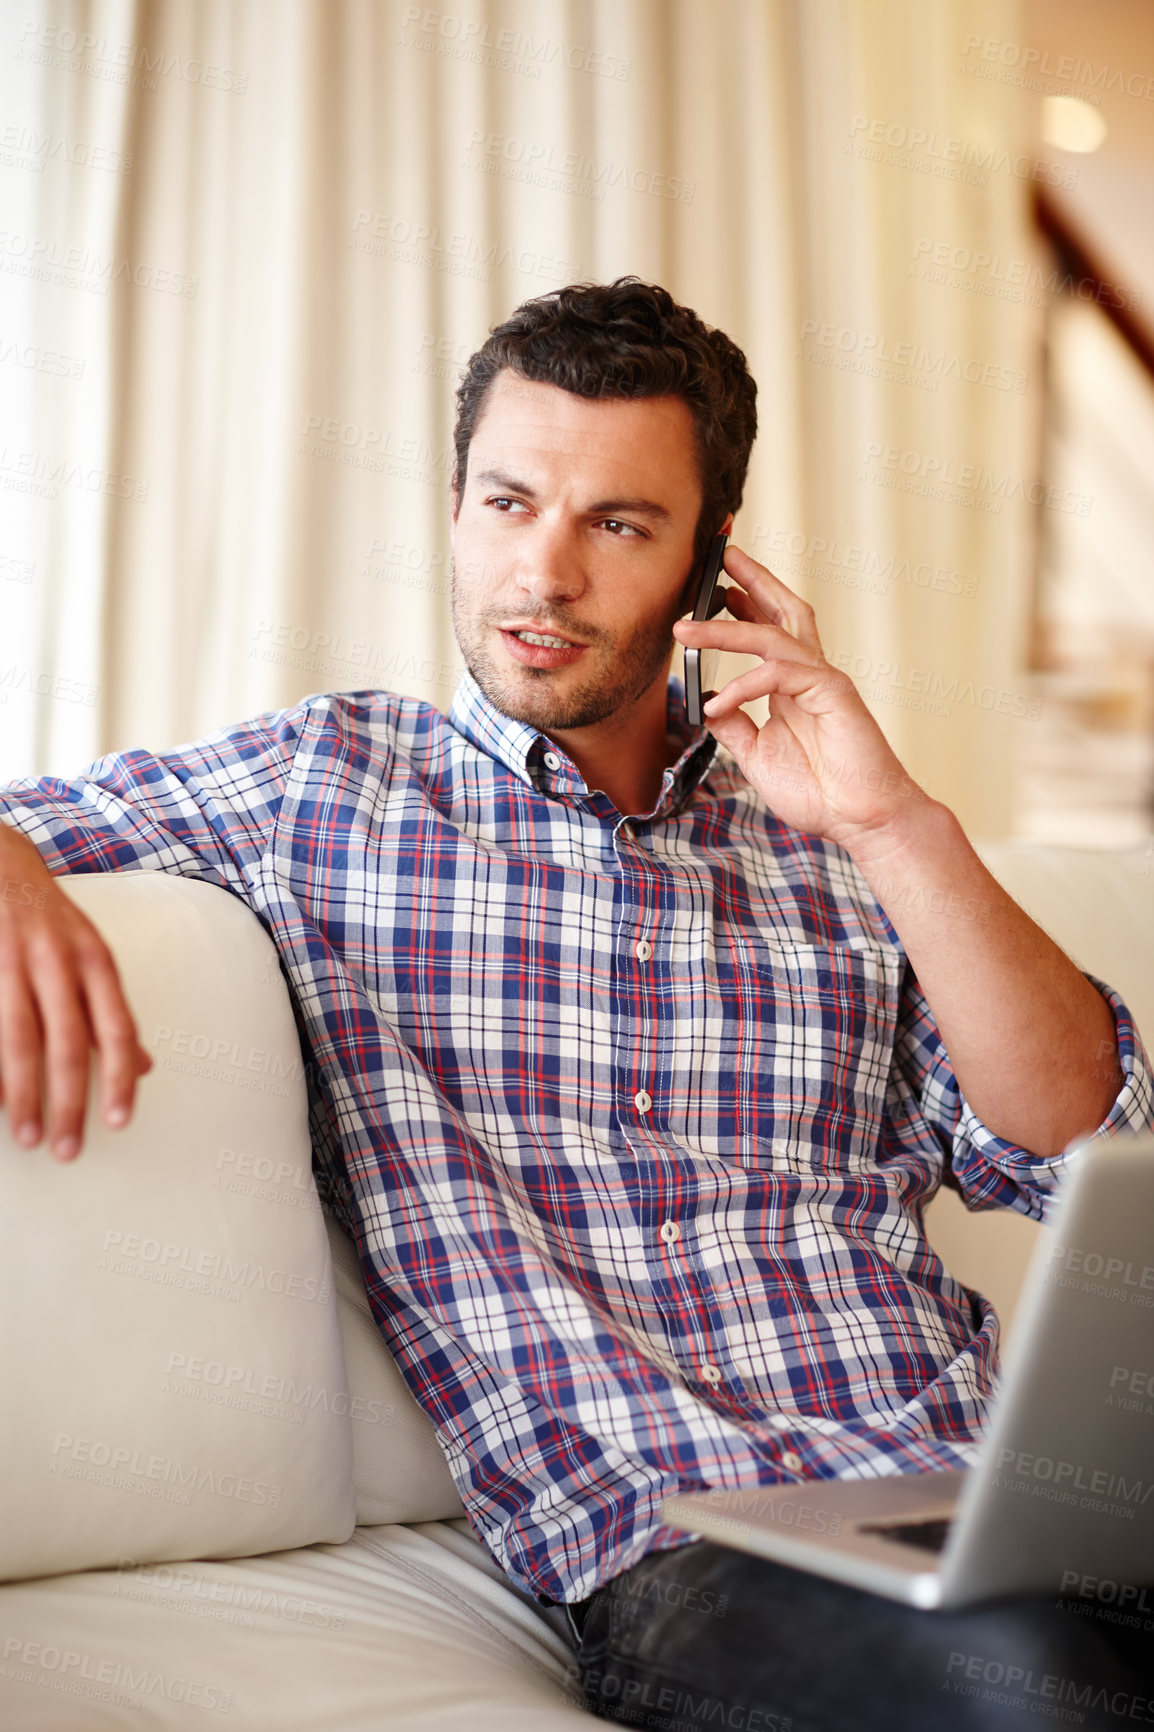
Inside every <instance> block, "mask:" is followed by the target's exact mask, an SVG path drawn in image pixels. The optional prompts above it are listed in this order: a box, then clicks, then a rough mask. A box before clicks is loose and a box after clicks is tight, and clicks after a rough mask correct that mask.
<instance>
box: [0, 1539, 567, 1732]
mask: <svg viewBox="0 0 1154 1732" xmlns="http://www.w3.org/2000/svg"><path fill="white" fill-rule="evenodd" d="M464 1530H465V1524H464V1523H463V1522H462V1523H460V1524H458V1523H453V1524H452V1525H451V1526H450V1525H448V1524H440V1523H437V1524H431V1525H430V1526H428V1527H421V1528H401V1527H377V1528H358V1529H357V1531H356V1533H355V1534H354V1535H353V1537H352V1539H351V1540H349V1541H348V1542H347V1544H344V1545H339V1546H335V1545H326V1546H316V1547H313V1548H312V1549H309V1550H303V1551H283V1552H277V1553H274V1554H273V1555H272V1556H269V1557H262V1558H246V1559H244V1560H243V1561H235V1562H230V1563H185V1564H173V1565H164V1566H159V1567H158V1566H153V1567H151V1568H149V1569H135V1570H134V1569H127V1570H124V1571H117V1570H101V1571H90V1572H88V1573H86V1574H83V1575H69V1576H58V1577H56V1578H55V1579H53V1580H50V1581H38V1582H18V1583H12V1584H9V1585H8V1586H7V1587H3V1588H0V1629H2V1631H3V1640H2V1643H0V1725H2V1726H3V1727H4V1732H105V1729H108V1732H111V1729H113V1728H117V1729H119V1728H123V1727H125V1726H128V1725H132V1726H138V1725H140V1726H148V1727H151V1728H155V1729H156V1732H171V1729H177V1728H179V1729H180V1732H185V1729H186V1728H187V1729H189V1732H191V1729H193V1728H195V1729H197V1732H202V1729H203V1728H205V1727H209V1726H212V1725H216V1724H220V1725H223V1726H226V1727H227V1728H228V1732H269V1729H270V1728H271V1727H275V1728H276V1732H379V1729H380V1728H382V1727H386V1726H387V1727H389V1728H390V1732H406V1729H409V1728H411V1729H412V1732H447V1729H449V1728H452V1729H453V1732H456V1729H457V1728H460V1727H467V1728H468V1732H518V1729H519V1732H553V1729H554V1728H557V1729H558V1732H560V1729H562V1728H576V1727H579V1726H581V1725H585V1726H588V1725H589V1724H590V1723H591V1722H590V1717H589V1716H588V1715H587V1714H586V1713H585V1711H584V1709H583V1707H582V1706H581V1705H580V1703H581V1698H580V1695H579V1693H578V1691H577V1689H576V1687H575V1683H574V1677H573V1670H574V1669H573V1664H572V1658H571V1655H570V1651H569V1648H568V1645H567V1644H566V1643H565V1642H564V1641H563V1640H562V1638H561V1636H560V1635H559V1633H558V1631H557V1629H556V1627H555V1624H554V1619H555V1617H556V1614H545V1613H542V1612H541V1611H540V1610H539V1609H538V1608H537V1607H535V1606H533V1605H531V1604H530V1603H529V1601H528V1599H527V1597H525V1596H522V1595H521V1594H519V1593H518V1592H517V1590H516V1589H514V1588H513V1587H512V1585H511V1584H510V1583H509V1582H508V1581H507V1580H506V1578H505V1577H504V1576H502V1575H501V1572H500V1571H499V1570H498V1569H497V1566H496V1565H495V1564H494V1563H493V1560H492V1558H490V1557H489V1555H488V1553H487V1552H486V1551H485V1550H484V1548H483V1547H482V1546H481V1545H480V1543H479V1542H478V1541H477V1540H476V1539H475V1538H474V1537H473V1536H472V1535H471V1534H469V1533H467V1532H466V1531H464Z"/></svg>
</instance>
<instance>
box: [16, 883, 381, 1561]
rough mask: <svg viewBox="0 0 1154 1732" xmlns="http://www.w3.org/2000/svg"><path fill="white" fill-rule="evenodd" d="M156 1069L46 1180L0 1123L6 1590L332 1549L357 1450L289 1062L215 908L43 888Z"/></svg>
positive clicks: (270, 998)
mask: <svg viewBox="0 0 1154 1732" xmlns="http://www.w3.org/2000/svg"><path fill="white" fill-rule="evenodd" d="M61 882H62V885H63V887H64V888H65V889H66V890H67V891H68V893H69V894H70V895H71V896H73V897H74V898H75V900H76V901H77V902H78V903H79V904H80V905H81V906H82V907H83V908H84V909H85V910H86V912H87V913H88V914H89V915H90V916H91V917H92V919H93V920H94V921H95V923H96V924H97V926H98V927H100V928H101V930H102V931H103V932H104V934H105V936H106V938H107V939H108V941H109V942H110V944H111V945H112V947H113V949H114V952H115V955H116V958H117V962H118V965H119V967H120V970H121V974H122V978H123V979H124V982H125V985H126V988H127V991H128V996H129V1000H130V1002H131V1004H132V1005H133V1008H134V1011H135V1014H136V1016H137V1019H138V1024H139V1028H140V1032H141V1038H142V1040H143V1042H144V1044H145V1045H146V1046H147V1047H148V1048H149V1049H150V1050H151V1051H153V1052H154V1053H155V1055H156V1060H157V1062H156V1067H155V1069H154V1071H153V1072H152V1073H151V1074H150V1075H149V1076H148V1077H147V1078H145V1079H144V1081H143V1083H142V1085H141V1090H140V1096H139V1105H138V1109H137V1112H136V1114H135V1116H134V1119H133V1122H132V1124H131V1125H130V1126H129V1128H128V1129H127V1130H125V1131H121V1132H112V1131H108V1130H106V1129H105V1128H104V1127H103V1126H102V1125H101V1124H100V1123H99V1121H98V1119H97V1118H96V1115H95V1110H94V1108H93V1109H92V1110H91V1111H90V1115H89V1131H88V1137H87V1143H86V1148H85V1151H84V1153H83V1154H82V1155H81V1157H80V1159H79V1160H78V1161H76V1162H75V1163H73V1164H70V1165H67V1166H61V1165H59V1164H58V1163H57V1162H55V1161H53V1160H52V1159H51V1158H50V1157H49V1156H48V1155H47V1153H46V1152H45V1150H44V1149H43V1148H40V1149H37V1150H33V1151H27V1150H24V1149H20V1148H17V1147H15V1146H14V1145H13V1144H12V1143H11V1142H10V1141H9V1140H8V1135H7V1123H6V1121H4V1123H3V1125H2V1126H0V1187H2V1197H0V1223H2V1225H0V1307H2V1314H3V1316H4V1319H5V1328H4V1330H3V1332H2V1337H0V1387H2V1388H3V1392H4V1397H3V1399H4V1403H5V1407H6V1410H7V1416H8V1419H9V1421H11V1420H13V1419H14V1420H15V1421H16V1423H15V1424H12V1423H8V1424H6V1425H5V1427H4V1429H3V1434H2V1442H0V1578H11V1577H13V1576H24V1575H41V1574H48V1573H50V1572H53V1571H61V1570H74V1569H79V1568H84V1567H86V1566H90V1565H102V1564H108V1563H110V1562H114V1561H115V1560H116V1559H118V1558H120V1557H122V1556H125V1555H127V1556H131V1557H134V1558H136V1559H138V1560H141V1561H145V1560H159V1559H174V1558H190V1557H235V1556H241V1555H244V1554H249V1553H255V1552H267V1551H272V1550H275V1549H279V1548H284V1547H286V1546H298V1545H307V1544H309V1543H310V1542H311V1541H314V1540H343V1539H346V1538H347V1537H348V1535H349V1533H350V1532H351V1531H352V1527H353V1521H354V1499H353V1482H352V1459H353V1445H352V1431H351V1424H350V1420H349V1414H348V1407H349V1402H348V1393H347V1386H346V1378H345V1367H344V1358H343V1352H342V1346H341V1339H340V1333H339V1328H338V1323H337V1307H336V1303H335V1299H334V1294H333V1281H332V1267H331V1262H330V1257H329V1247H328V1239H327V1236H326V1232H325V1224H324V1220H323V1217H322V1214H321V1210H320V1206H319V1203H318V1200H317V1196H316V1191H315V1187H314V1185H313V1180H312V1175H311V1161H310V1146H309V1136H308V1124H307V1117H306V1110H305V1091H304V1087H303V1081H302V1069H301V1060H300V1048H299V1044H298V1040H297V1034H296V1028H295V1025H294V1022H293V1018H292V1012H291V1009H290V1006H289V1001H288V994H287V991H286V989H285V986H284V982H283V979H282V977H281V973H280V969H279V966H278V963H277V959H276V954H275V951H274V949H273V946H272V944H271V942H270V941H269V939H268V938H267V936H266V935H265V933H264V932H263V930H262V928H261V926H260V924H259V922H258V921H257V920H256V919H255V918H254V916H253V915H252V914H251V913H250V912H249V911H248V910H247V909H246V908H245V907H244V906H243V905H242V904H241V903H240V902H239V901H237V900H236V899H235V898H234V897H232V896H230V895H228V894H227V893H226V892H225V891H223V890H219V889H215V888H213V887H212V886H210V885H206V884H200V883H193V882H190V881H188V880H184V879H180V878H177V877H174V876H170V875H162V874H159V873H153V872H144V873H117V874H108V875H98V876H94V877H86V878H80V877H77V878H71V879H66V880H62V881H61Z"/></svg>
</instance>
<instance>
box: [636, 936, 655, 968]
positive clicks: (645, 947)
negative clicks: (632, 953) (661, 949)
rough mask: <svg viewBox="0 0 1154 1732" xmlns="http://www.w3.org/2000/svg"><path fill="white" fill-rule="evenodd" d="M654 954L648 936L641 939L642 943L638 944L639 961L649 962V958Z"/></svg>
mask: <svg viewBox="0 0 1154 1732" xmlns="http://www.w3.org/2000/svg"><path fill="white" fill-rule="evenodd" d="M652 955H653V946H652V944H650V942H649V940H648V939H647V938H643V939H642V940H641V942H640V944H638V946H637V960H638V962H648V961H649V958H650V957H651V956H652Z"/></svg>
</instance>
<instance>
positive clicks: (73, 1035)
mask: <svg viewBox="0 0 1154 1732" xmlns="http://www.w3.org/2000/svg"><path fill="white" fill-rule="evenodd" d="M93 1047H95V1048H96V1051H97V1054H98V1055H99V1059H100V1106H101V1113H102V1116H103V1118H104V1121H105V1123H106V1124H107V1125H109V1126H111V1127H112V1128H114V1129H115V1128H116V1127H118V1126H120V1125H123V1124H126V1123H127V1122H128V1118H129V1115H130V1114H131V1111H132V1104H133V1096H134V1094H135V1090H136V1083H137V1080H138V1078H140V1077H141V1076H143V1075H144V1073H145V1072H146V1071H149V1070H151V1069H152V1059H151V1057H150V1056H149V1054H148V1053H147V1052H145V1050H144V1048H143V1047H142V1046H141V1045H140V1043H139V1041H138V1040H137V1036H136V1025H135V1023H134V1022H133V1019H132V1013H131V1011H130V1010H129V1008H128V1005H127V1003H126V1002H125V998H124V993H123V991H122V989H121V985H120V979H119V976H118V974H117V972H116V965H115V963H114V962H113V960H112V956H111V954H110V952H109V949H108V946H107V945H106V944H105V942H104V940H103V938H101V936H100V934H99V932H97V930H96V928H95V926H93V924H92V922H91V921H90V920H89V919H88V918H87V917H86V916H85V915H84V914H82V913H81V912H80V910H79V908H77V906H76V904H75V903H74V902H72V901H71V899H70V898H69V897H67V896H66V895H65V894H64V892H63V891H62V890H61V889H59V887H58V886H57V884H56V883H55V881H54V879H53V878H52V875H51V873H50V872H49V871H48V869H47V867H46V866H45V865H44V862H43V861H42V860H41V858H40V855H39V854H38V852H37V850H36V849H35V847H34V846H33V845H32V843H31V842H29V841H28V839H27V837H25V836H21V835H20V834H19V833H18V832H17V831H15V830H13V829H12V828H11V826H10V825H7V824H0V1106H3V1107H5V1108H7V1112H8V1119H9V1123H10V1125H11V1129H12V1135H13V1138H14V1139H15V1141H16V1142H18V1143H21V1144H22V1145H23V1146H24V1147H25V1148H35V1146H36V1145H37V1144H38V1143H39V1142H40V1140H41V1138H42V1136H43V1135H44V1129H45V1119H47V1130H48V1141H49V1146H50V1147H51V1150H52V1153H53V1154H54V1155H55V1156H56V1158H57V1159H58V1160H62V1161H67V1160H71V1159H73V1158H74V1156H76V1155H78V1154H79V1153H80V1146H81V1138H82V1135H83V1131H84V1111H85V1107H86V1105H87V1101H88V1071H89V1062H90V1055H91V1049H92V1048H93ZM42 1103H44V1104H46V1106H47V1113H45V1111H44V1108H43V1105H42Z"/></svg>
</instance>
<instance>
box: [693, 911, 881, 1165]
mask: <svg viewBox="0 0 1154 1732" xmlns="http://www.w3.org/2000/svg"><path fill="white" fill-rule="evenodd" d="M901 969H902V959H901V957H900V956H899V954H898V953H897V952H896V951H888V950H885V949H883V948H882V947H881V946H877V947H869V948H857V947H853V948H851V947H850V946H848V945H805V944H792V943H788V942H778V941H769V940H763V939H755V940H753V941H746V942H745V943H743V944H742V945H741V946H740V949H739V952H738V954H737V956H736V958H735V966H734V969H733V973H732V976H731V983H730V992H729V993H728V994H727V995H726V996H727V998H728V999H729V1003H728V1005H727V1009H726V1020H727V1022H729V1023H730V1028H731V1042H730V1043H727V1044H730V1051H731V1054H732V1060H733V1063H734V1067H735V1077H734V1080H735V1082H736V1084H737V1087H738V1090H739V1093H741V1094H743V1095H744V1096H745V1100H744V1102H743V1107H744V1111H743V1112H742V1114H741V1117H742V1119H743V1120H744V1121H745V1123H744V1124H743V1129H745V1130H746V1131H747V1132H752V1134H753V1136H754V1137H755V1139H756V1141H757V1143H758V1144H759V1145H763V1144H764V1142H765V1141H766V1140H767V1139H769V1140H772V1141H773V1143H774V1146H775V1150H777V1152H778V1153H781V1152H783V1150H784V1152H786V1153H787V1154H788V1155H789V1156H790V1157H791V1158H793V1159H800V1160H801V1162H802V1164H803V1165H807V1166H808V1165H812V1164H813V1163H814V1162H815V1161H817V1160H818V1159H819V1157H820V1155H821V1153H822V1152H823V1151H824V1152H825V1153H830V1152H832V1151H833V1150H835V1149H836V1150H837V1151H838V1152H840V1154H841V1155H842V1156H843V1157H844V1156H851V1155H857V1156H859V1157H863V1156H870V1155H872V1153H873V1150H874V1149H875V1148H876V1144H877V1138H878V1133H879V1131H880V1128H881V1121H882V1113H883V1110H884V1105H885V1093H886V1084H887V1080H888V1077H889V1073H890V1065H891V1062H892V1058H893V1044H894V1033H895V1029H896V1026H897V1013H898V997H899V992H900V986H901ZM747 1114H748V1117H747ZM745 1140H746V1139H745V1138H743V1139H742V1141H743V1142H745ZM779 1144H781V1145H783V1149H782V1148H779V1147H778V1145H779Z"/></svg>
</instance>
